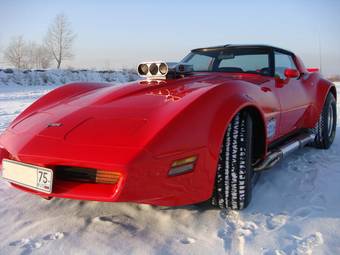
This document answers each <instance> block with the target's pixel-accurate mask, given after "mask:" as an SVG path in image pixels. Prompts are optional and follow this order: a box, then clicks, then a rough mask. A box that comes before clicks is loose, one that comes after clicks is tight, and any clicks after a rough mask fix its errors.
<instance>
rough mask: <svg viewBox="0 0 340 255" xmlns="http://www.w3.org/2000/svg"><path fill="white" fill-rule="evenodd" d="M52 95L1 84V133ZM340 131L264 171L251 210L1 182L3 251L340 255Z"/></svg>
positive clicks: (41, 88) (41, 89)
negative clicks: (70, 194) (91, 195)
mask: <svg viewBox="0 0 340 255" xmlns="http://www.w3.org/2000/svg"><path fill="white" fill-rule="evenodd" d="M49 89H51V87H46V86H30V87H26V86H14V87H12V86H11V87H10V86H4V85H1V84H0V132H1V131H2V130H4V128H5V127H6V126H7V125H8V123H9V122H10V121H11V120H12V119H13V118H14V117H15V116H16V115H17V114H18V113H19V112H20V111H21V110H23V109H24V108H25V107H26V106H28V105H29V104H30V103H31V102H32V101H34V100H35V99H36V98H38V97H39V96H41V95H43V94H45V93H46V92H47V91H48V90H49ZM338 89H339V91H340V83H339V84H338ZM339 98H340V95H339ZM338 110H339V112H340V103H338ZM338 121H339V123H340V118H338ZM337 131H338V135H337V137H336V139H335V142H334V144H333V146H332V147H331V149H330V150H326V151H323V150H317V149H314V148H305V149H303V150H300V151H299V152H297V153H295V154H294V155H292V156H291V157H290V158H289V159H287V160H285V161H283V162H282V163H280V164H279V165H278V166H276V167H275V168H274V169H272V170H271V171H269V172H266V173H264V174H262V176H261V178H260V179H259V181H258V183H257V186H256V187H255V190H254V195H253V201H252V203H251V205H250V207H249V208H247V209H246V210H244V211H242V212H228V211H224V210H218V209H213V208H210V207H202V206H201V207H198V206H184V207H178V208H168V207H154V206H149V205H136V204H129V203H120V204H118V203H99V202H84V201H73V200H66V199H53V200H51V201H45V200H43V199H41V198H39V197H35V196H32V195H29V194H26V193H23V192H20V191H17V190H15V189H13V188H10V187H9V185H8V184H7V183H6V182H4V181H3V180H0V217H1V220H0V240H1V241H0V254H31V253H32V254H186V255H187V254H214V255H215V254H238V255H248V254H250V255H256V254H263V255H283V254H286V255H288V254H331V255H335V254H340V242H339V237H340V125H339V124H338V130H337Z"/></svg>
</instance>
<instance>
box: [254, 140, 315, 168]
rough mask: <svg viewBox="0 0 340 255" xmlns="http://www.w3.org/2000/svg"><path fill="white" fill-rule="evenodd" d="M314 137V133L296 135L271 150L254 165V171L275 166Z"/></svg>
mask: <svg viewBox="0 0 340 255" xmlns="http://www.w3.org/2000/svg"><path fill="white" fill-rule="evenodd" d="M314 138H315V135H314V134H303V135H300V136H298V137H296V138H295V139H293V140H292V141H290V142H288V143H286V144H284V145H282V146H280V147H278V148H277V149H275V150H274V151H272V152H270V153H269V154H268V156H267V157H266V158H265V159H264V160H263V161H262V162H260V163H259V164H258V165H257V166H255V167H254V172H260V171H263V170H267V169H269V168H271V167H273V166H274V165H276V164H277V163H278V162H279V161H281V160H282V159H284V158H286V157H287V156H288V155H290V154H291V153H292V152H294V151H296V150H298V149H301V148H303V147H305V146H306V145H308V144H309V143H311V142H312V141H314Z"/></svg>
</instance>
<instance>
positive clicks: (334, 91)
mask: <svg viewBox="0 0 340 255" xmlns="http://www.w3.org/2000/svg"><path fill="white" fill-rule="evenodd" d="M329 92H330V93H332V94H333V96H334V98H335V100H336V96H337V94H336V89H335V86H332V87H331V89H330V90H329Z"/></svg>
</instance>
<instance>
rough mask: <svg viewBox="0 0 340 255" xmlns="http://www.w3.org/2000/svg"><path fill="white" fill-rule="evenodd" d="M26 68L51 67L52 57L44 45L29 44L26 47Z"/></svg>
mask: <svg viewBox="0 0 340 255" xmlns="http://www.w3.org/2000/svg"><path fill="white" fill-rule="evenodd" d="M27 55H28V56H27V57H28V63H29V64H28V68H43V69H46V68H48V67H50V66H51V63H52V60H53V57H52V55H51V54H50V52H49V51H48V49H47V48H46V47H45V46H44V45H39V44H37V43H35V42H30V43H29V44H28V45H27Z"/></svg>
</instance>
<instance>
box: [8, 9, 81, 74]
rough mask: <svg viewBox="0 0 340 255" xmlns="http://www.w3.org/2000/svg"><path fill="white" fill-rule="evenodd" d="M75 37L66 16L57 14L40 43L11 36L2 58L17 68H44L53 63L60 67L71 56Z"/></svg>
mask: <svg viewBox="0 0 340 255" xmlns="http://www.w3.org/2000/svg"><path fill="white" fill-rule="evenodd" d="M75 37H76V35H75V33H74V32H73V31H72V28H71V23H70V22H69V21H68V19H67V17H66V16H65V15H64V14H59V15H57V16H56V17H55V19H54V20H53V22H52V23H51V24H50V26H49V27H48V30H47V33H46V35H45V37H44V39H43V41H42V42H41V43H36V42H27V41H25V40H24V38H23V36H16V37H13V38H12V39H11V41H10V42H9V44H8V46H7V47H6V48H5V50H4V59H5V60H6V61H7V62H8V63H9V64H11V65H12V66H14V67H15V68H18V69H46V68H49V67H51V66H52V65H53V63H55V64H56V67H57V68H58V69H60V67H61V65H62V63H63V62H64V61H65V60H69V59H71V58H72V57H73V51H72V46H73V42H74V39H75Z"/></svg>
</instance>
